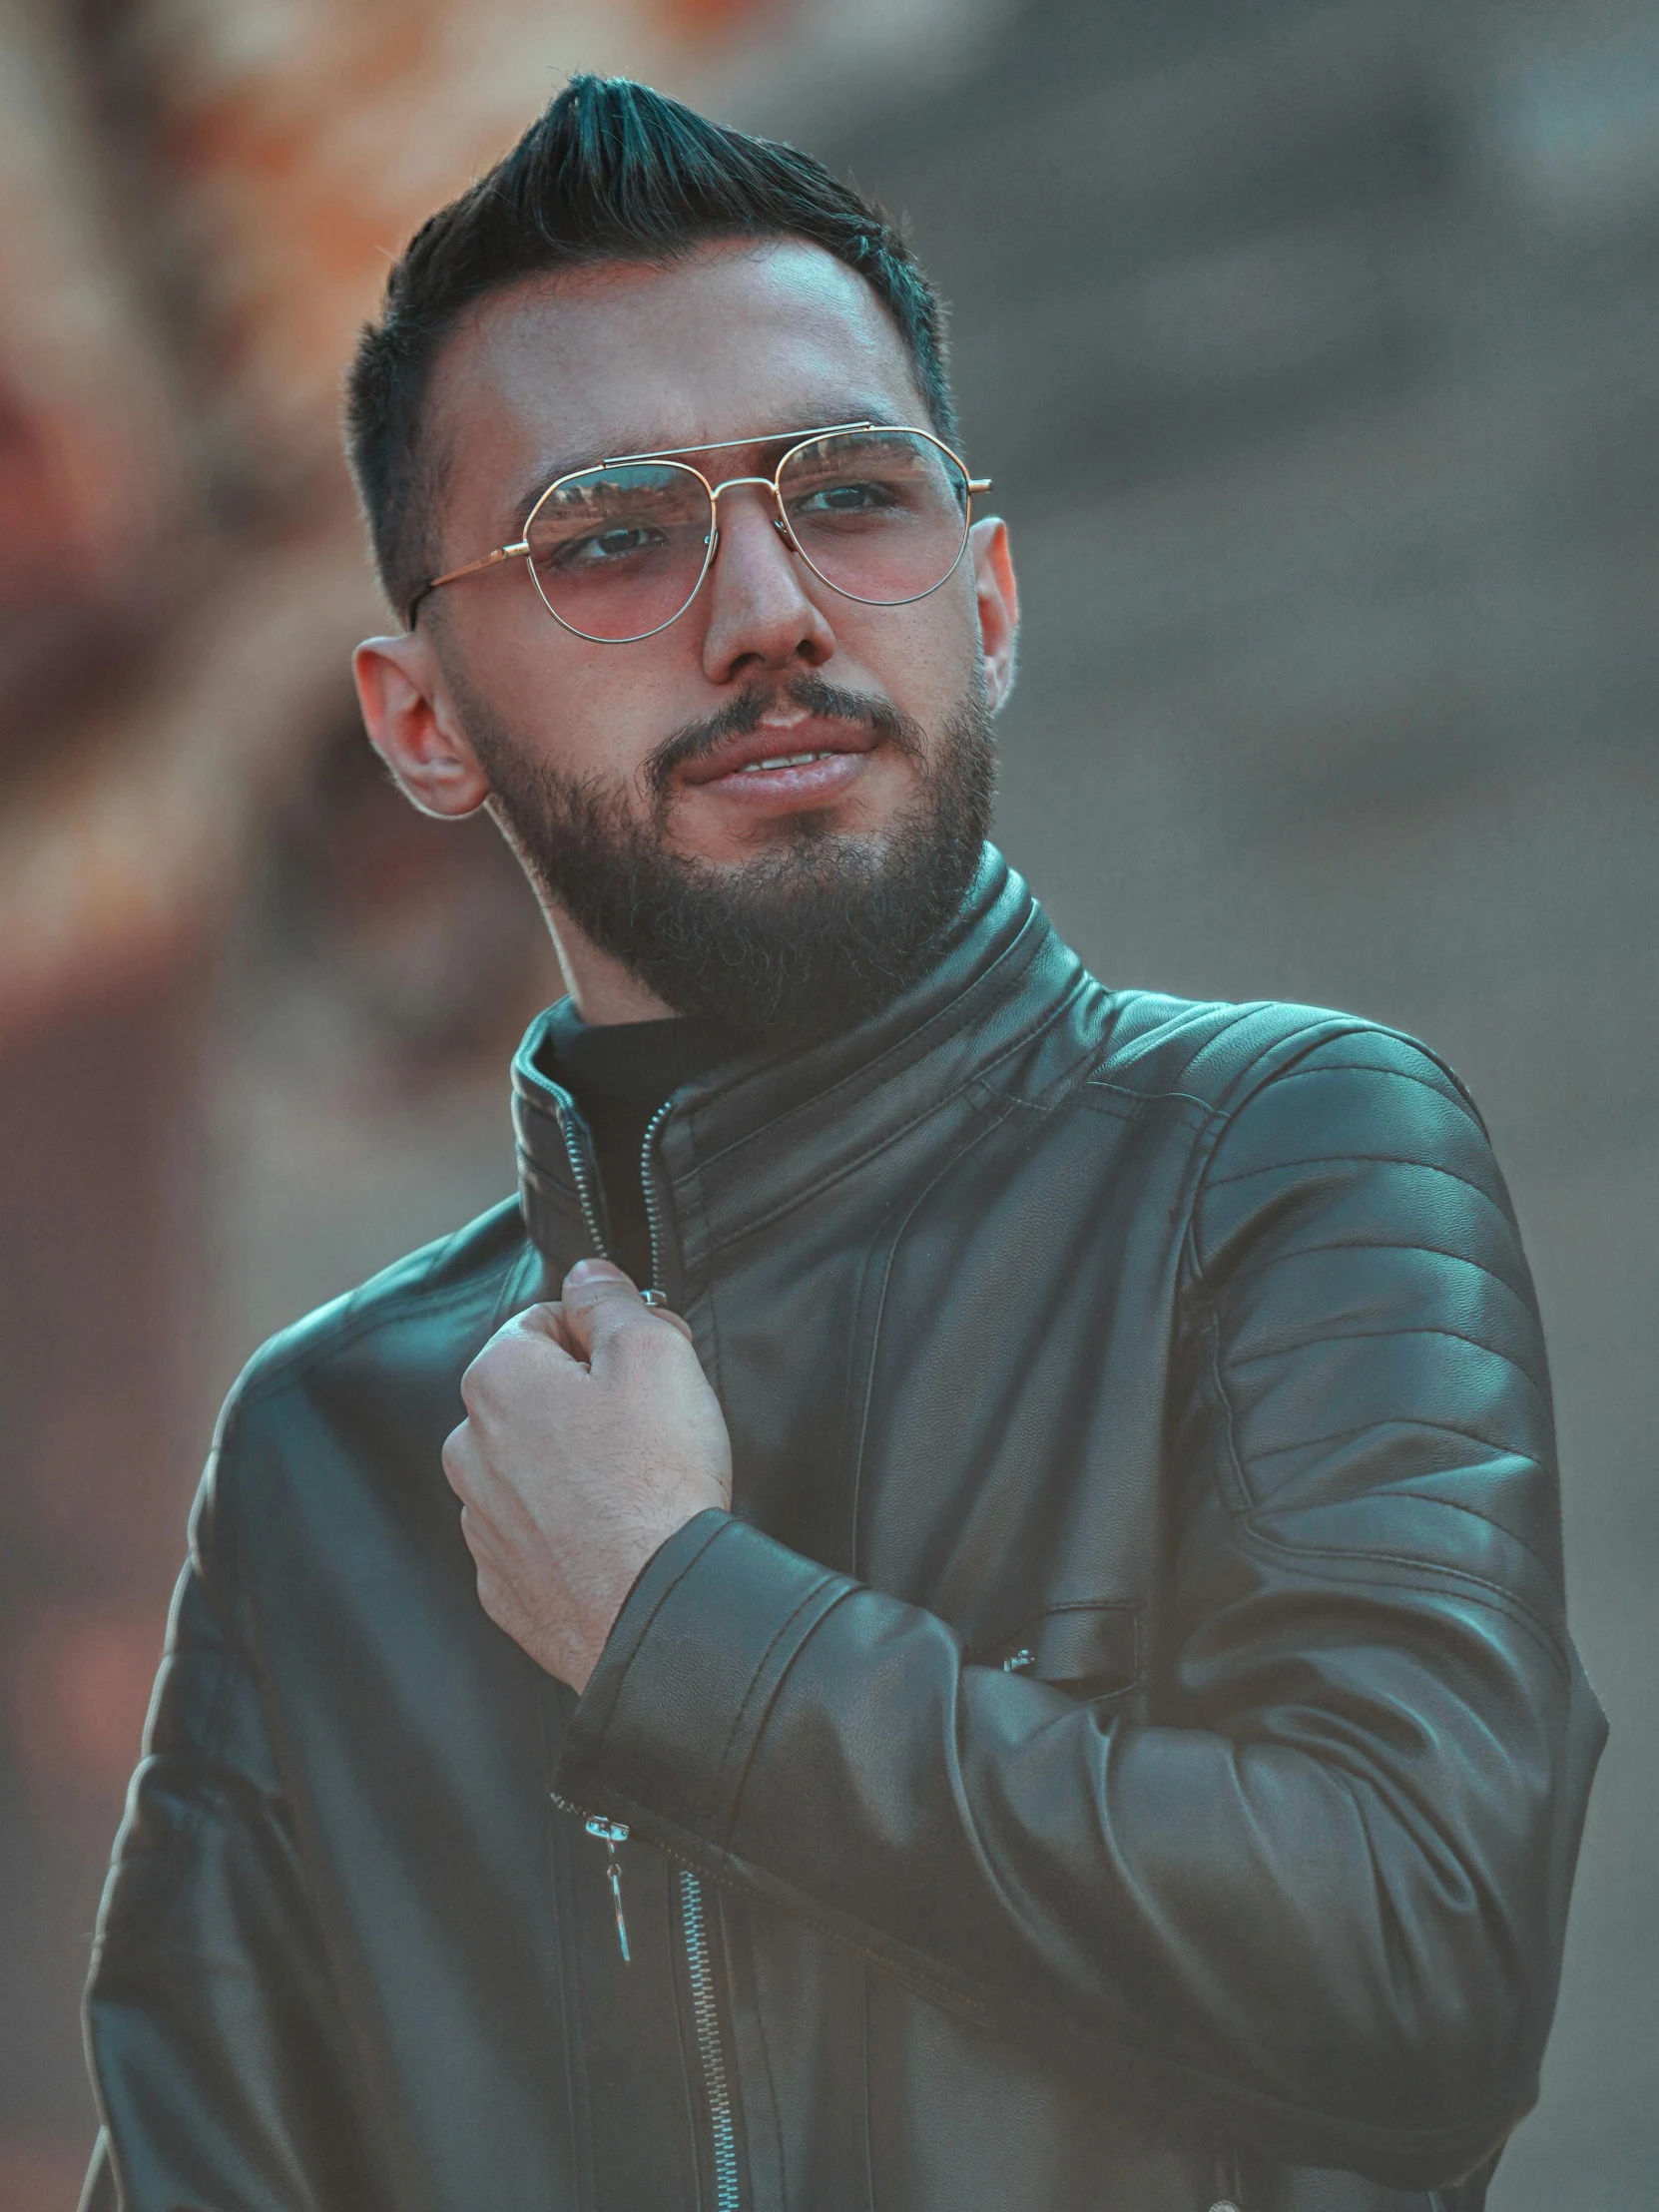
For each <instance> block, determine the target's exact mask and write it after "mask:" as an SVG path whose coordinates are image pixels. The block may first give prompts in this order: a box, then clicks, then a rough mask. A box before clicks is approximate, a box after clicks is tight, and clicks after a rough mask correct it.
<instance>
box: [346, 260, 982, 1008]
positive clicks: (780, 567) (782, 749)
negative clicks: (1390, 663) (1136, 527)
mask: <svg viewBox="0 0 1659 2212" xmlns="http://www.w3.org/2000/svg"><path fill="white" fill-rule="evenodd" d="M866 418H867V419H871V420H876V421H882V420H885V421H891V422H899V423H906V422H908V423H925V420H926V414H925V407H924V403H923V400H922V397H921V395H920V393H919V392H918V390H917V388H916V384H915V381H914V377H913V374H912V371H911V367H910V362H909V357H908V354H907V352H906V349H905V346H904V343H903V341H902V339H901V338H900V336H899V334H898V332H897V331H896V329H895V328H894V327H893V325H892V323H891V322H890V321H889V319H888V317H887V315H886V314H885V312H884V311H883V309H882V307H881V305H880V303H879V302H878V300H877V299H876V297H875V295H874V293H873V292H871V290H870V289H869V287H868V286H867V285H866V284H865V283H864V282H863V281H862V280H861V279H860V278H859V277H856V276H854V275H853V274H852V273H851V272H850V271H848V270H846V269H844V268H843V267H842V266H841V265H840V264H839V263H837V262H836V261H834V260H833V259H832V258H831V257H830V256H829V255H827V254H825V253H822V252H820V251H819V250H818V249H816V248H814V247H811V246H808V245H806V244H804V243H792V242H785V243H779V244H772V245H765V246H760V247H756V246H751V245H747V244H745V245H737V246H730V245H722V246H716V247H711V248H705V249H703V250H700V251H699V252H697V253H695V254H693V255H692V256H690V257H688V258H687V259H686V260H684V261H682V262H679V263H676V264H674V265H671V266H670V267H668V268H666V269H664V268H655V267H649V266H639V265H631V264H630V265H606V266H602V267H599V268H595V269H591V270H583V271H579V272H574V273H571V274H569V275H563V276H558V277H545V278H537V279H533V280H530V281H527V282H525V283H522V284H520V285H517V286H515V287H513V288H512V289H510V290H507V291H504V292H501V293H499V294H495V295H493V296H491V297H489V298H487V299H486V300H485V301H484V302H483V304H482V305H481V307H480V308H479V309H478V310H477V312H476V313H475V314H474V315H473V316H472V317H471V318H470V319H469V320H468V321H467V322H466V323H465V324H464V325H463V326H462V327H461V328H460V329H459V330H458V331H457V332H456V333H455V335H454V336H453V337H452V338H451V340H450V341H449V343H448V345H447V346H446V348H445V350H444V352H443V354H442V355H441V357H440V359H439V362H438V366H437V371H436V374H435V377H434V382H433V388H432V391H431V394H430V399H429V403H428V412H427V421H426V434H427V437H428V440H429V443H430V448H431V450H432V452H433V453H434V455H435V456H436V458H437V460H438V463H439V467H438V483H439V487H440V489H439V492H438V500H439V512H438V516H437V524H438V527H437V532H436V536H437V544H436V572H437V573H441V572H442V571H444V570H445V569H448V568H451V567H454V566H458V565H460V564H461V563H463V562H465V561H468V560H471V559H474V558H476V557H477V556H479V555H480V554H482V553H485V552H487V551H488V550H489V549H490V548H491V547H492V546H496V545H502V544H507V543H510V542H513V541H515V540H516V539H518V538H519V536H520V535H521V534H522V530H523V524H524V520H525V515H526V513H527V511H528V508H529V506H530V504H531V503H532V501H533V499H534V498H535V496H536V494H537V493H538V492H539V491H540V490H541V489H542V488H543V487H544V486H545V485H546V484H547V483H548V482H550V481H551V480H552V479H553V478H554V477H555V476H557V475H559V474H561V473H563V472H565V471H567V470H569V469H571V468H575V467H580V466H582V465H584V464H585V463H587V462H590V461H593V460H597V459H598V458H600V457H601V456H602V455H605V454H611V453H629V452H642V451H650V450H657V449H663V448H686V447H691V446H702V445H706V444H711V443H714V442H715V441H719V440H725V439H733V438H743V439H748V438H750V437H753V438H754V440H755V442H754V443H753V444H744V445H739V446H736V447H734V448H732V449H731V450H730V451H725V452H714V453H707V454H696V455H693V456H691V457H692V458H693V459H694V461H695V462H696V465H698V466H699V467H701V468H702V469H703V470H704V472H705V473H706V474H707V475H709V476H710V478H711V480H712V481H715V482H719V481H723V480H724V479H726V478H728V477H735V476H751V475H763V474H764V475H770V474H771V472H772V470H773V468H774V467H775V466H776V464H777V460H778V458H779V454H780V450H781V447H780V440H781V439H782V438H787V437H788V434H789V433H791V432H795V431H806V430H811V429H814V428H816V427H819V426H821V425H824V424H828V423H834V422H846V421H853V420H860V419H866ZM776 512H777V509H776V505H775V504H774V502H773V500H772V498H771V494H770V493H769V492H768V491H767V490H766V489H765V488H764V487H742V488H738V489H735V490H734V491H732V492H731V493H728V494H727V495H726V496H724V497H723V498H722V499H721V501H720V540H719V552H718V558H717V559H716V560H715V562H714V565H713V567H712V569H711V570H710V572H709V574H708V576H707V577H706V578H705V580H704V583H703V586H702V589H701V591H700V592H699V593H698V595H697V597H696V599H695V600H694V601H693V602H692V604H691V606H690V607H689V608H688V609H687V610H686V612H685V613H684V614H683V615H682V616H681V617H680V619H679V620H678V621H677V622H675V623H674V624H672V625H671V626H670V627H669V628H668V629H666V630H664V631H661V632H660V633H659V634H658V635H656V636H654V637H650V638H646V639H643V640H641V641H639V642H636V643H632V644H615V645H613V644H599V643H592V642H589V641H588V640H586V639H583V638H580V637H577V636H574V635H573V634H571V633H570V632H569V631H567V630H565V629H563V628H561V627H560V625H559V624H558V623H556V622H555V621H554V620H553V619H552V617H551V616H550V615H549V614H548V612H547V610H546V609H545V607H544V606H543V605H542V602H541V600H540V598H539V597H538V596H537V593H536V591H535V589H534V587H533V585H532V583H531V580H530V578H529V576H528V575H527V574H526V573H525V571H524V567H523V564H522V563H520V562H512V563H503V564H501V566H499V567H498V568H495V569H492V570H486V571H483V572H481V573H479V574H476V575H473V576H469V577H466V578H464V579H462V580H460V581H458V582H456V583H453V584H450V585H447V586H445V587H444V589H443V591H442V592H441V593H438V594H435V595H434V596H433V597H431V598H428V599H427V600H426V601H425V602H424V604H423V607H422V611H421V617H420V625H419V628H418V629H417V632H416V633H415V639H414V640H411V641H409V643H410V645H411V646H415V647H416V656H417V658H418V657H419V656H425V657H426V658H425V660H424V661H422V663H421V665H422V666H423V667H424V668H425V670H426V674H425V676H424V678H423V680H422V688H423V689H424V690H425V692H427V693H428V694H429V695H430V708H431V712H432V715H433V717H434V718H435V720H436V722H437V723H438V724H439V725H441V726H445V727H447V729H448V734H449V736H450V738H451V739H452V740H453V741H455V742H456V743H458V744H460V745H461V746H462V747H463V748H465V747H469V748H470V750H471V752H472V754H473V755H474V756H475V758H476V762H477V765H478V769H479V771H480V772H481V774H482V776H483V778H484V780H485V782H486V783H487V785H488V787H489V797H490V798H491V800H492V801H493V803H494V804H495V806H496V808H497V811H498V813H500V814H501V815H502V816H503V817H504V827H507V828H508V829H509V831H510V832H511V833H512V834H514V836H515V841H516V842H517V843H518V844H519V848H520V850H521V853H522V854H523V856H524V857H525V860H526V863H527V865H529V866H530V867H531V870H532V872H533V873H535V874H536V875H538V876H539V877H540V878H541V886H542V888H543V890H544V892H545V893H546V894H547V895H548V897H549V899H550V902H551V908H552V911H553V917H554V921H555V927H556V929H557V928H558V927H559V919H560V914H559V909H560V908H561V906H562V907H563V908H564V909H565V911H566V915H567V918H570V919H574V921H575V922H576V924H577V925H578V929H579V930H582V929H585V930H586V931H587V932H588V934H589V935H593V936H597V938H598V939H599V940H600V947H601V950H602V951H604V952H615V953H619V954H620V956H621V957H622V958H623V959H624V960H625V961H626V960H628V957H629V947H628V946H627V945H613V944H606V943H605V942H604V939H605V936H606V923H605V919H604V916H603V915H601V914H598V913H596V912H595V911H593V910H591V909H592V900H591V899H588V900H587V901H586V904H585V903H584V895H583V891H582V887H581V885H580V884H578V883H577V882H576V881H575V880H574V878H575V877H576V876H584V877H585V876H586V875H588V874H591V873H592V872H593V868H592V866H590V865H589V864H588V863H593V865H598V866H612V865H613V863H614V862H618V861H619V858H620V859H621V860H627V864H629V865H632V866H634V867H635V869H636V872H637V871H638V868H639V867H640V866H644V867H645V868H646V869H647V871H649V870H650V869H651V868H653V867H655V868H656V869H657V871H658V873H659V874H661V872H662V870H663V869H665V868H666V869H667V870H669V871H670V874H671V875H672V877H673V879H674V880H675V881H677V882H678V883H679V884H680V885H681V886H682V887H684V886H687V885H694V884H695V885H700V886H701V887H702V894H703V895H705V896H714V897H715V898H717V899H718V898H719V897H721V896H722V895H727V896H728V897H730V896H734V895H735V896H739V897H744V896H749V897H750V898H751V902H753V898H754V897H756V896H761V895H763V887H764V890H765V893H766V894H767V895H769V896H770V897H771V900H772V904H773V909H774V913H773V918H774V919H777V918H778V917H779V916H780V915H783V916H787V914H788V912H789V898H790V892H791V886H792V883H794V884H795V885H796V888H797V890H798V891H802V892H805V891H806V890H807V889H809V888H810V887H811V885H812V884H813V883H815V882H816V884H817V887H818V891H819V893H820V896H821V898H822V897H824V896H826V895H829V896H832V895H833V877H834V876H835V874H836V871H837V870H839V871H840V872H842V873H844V874H846V875H847V877H848V881H849V883H850V882H852V881H853V880H859V881H863V882H865V883H866V884H867V883H868V882H869V881H872V880H873V879H874V878H875V877H877V876H878V875H879V874H880V873H881V864H882V856H883V854H890V855H891V858H892V860H893V863H894V864H895V865H896V864H897V863H898V861H899V859H900V857H901V848H902V858H903V862H904V866H905V868H906V869H907V870H908V871H910V872H913V871H914V868H915V865H916V863H917V853H918V849H919V847H918V837H920V836H921V834H922V830H924V828H925V819H924V818H928V817H930V816H931V815H933V814H936V813H937V811H938V809H939V807H940V805H941V804H946V803H948V802H949V800H950V791H949V787H950V786H951V784H952V782H953V781H954V782H955V783H956V784H958V785H959V784H960V781H961V778H962V776H963V774H964V773H966V774H969V775H970V776H976V777H977V779H978V781H979V783H980V784H981V785H983V784H984V783H985V781H986V775H987V770H986V767H985V759H986V758H988V747H987V744H986V741H985V737H984V720H985V715H986V712H987V707H988V706H989V707H994V705H995V704H997V703H998V701H999V697H1000V693H1001V691H1002V689H1004V688H1005V685H1006V680H1007V675H1008V664H1009V661H1010V659H1011V650H1012V582H1011V576H1005V574H1004V572H1005V571H1006V551H1005V541H1004V539H1003V535H1002V532H1001V526H1000V524H997V523H994V522H991V523H983V524H978V525H976V526H975V531H974V542H973V544H972V546H971V547H970V551H969V554H968V555H966V556H964V559H963V560H962V562H961V564H960V565H959V566H958V568H957V570H956V571H955V573H954V574H953V575H952V576H951V577H950V578H949V580H948V581H947V582H946V583H945V584H944V585H943V586H942V587H941V588H940V589H939V590H937V591H935V592H934V593H932V594H931V595H930V596H929V597H927V598H925V599H921V600H917V601H914V602H912V603H911V604H909V605H907V606H899V607H871V606H864V605H860V604H859V603H857V602H855V601H852V600H848V599H844V598H841V597H840V596H838V595H837V594H836V593H835V592H834V591H832V590H831V589H830V586H829V585H827V584H824V583H823V582H821V581H820V579H819V578H818V577H817V576H816V575H815V574H814V573H813V572H812V571H811V570H810V569H809V568H808V567H807V566H806V564H805V563H804V562H803V561H802V560H801V559H800V558H799V557H798V556H797V555H795V554H794V553H793V552H792V551H791V549H790V548H789V546H788V545H787V544H786V542H785V541H784V539H783V538H782V536H781V535H780V534H779V532H778V531H777V530H776V529H775V528H774V526H773V518H774V516H775V514H776ZM987 597H989V599H990V600H991V601H992V602H993V604H992V606H991V609H990V619H989V620H988V621H987V619H986V602H987ZM423 633H424V637H422V634H423ZM382 642H383V641H382ZM369 651H370V649H369V648H364V649H362V651H361V652H360V653H359V677H360V679H361V663H362V655H363V653H367V652H369ZM410 665H413V663H412V662H411V663H410ZM364 703H365V711H366V710H368V709H369V707H370V699H369V696H368V690H367V688H365V698H364ZM369 720H370V729H371V733H372V734H373V735H374V736H375V738H376V742H377V743H380V744H381V747H382V750H383V751H385V752H387V755H388V758H389V759H391V761H392V765H393V767H394V769H395V770H397V771H398V773H399V774H400V776H402V777H403V780H404V782H405V784H406V786H407V785H409V784H410V781H411V779H410V778H409V777H408V776H407V775H406V774H405V773H404V769H405V763H404V762H403V761H402V760H401V759H400V758H399V755H398V751H397V748H396V746H395V743H393V744H390V745H388V744H387V743H385V742H383V739H384V731H383V728H376V727H375V717H374V715H373V714H372V713H370V715H369ZM964 748H965V749H966V750H965V752H964ZM976 748H977V754H978V755H979V756H980V758H978V759H977V760H971V759H969V758H968V756H970V755H973V754H974V753H975V749H976ZM803 754H811V755H814V756H821V757H820V758H816V759H814V760H813V761H812V763H811V764H810V765H806V766H797V767H783V768H767V769H759V770H752V769H751V764H753V763H754V762H755V761H756V760H757V759H759V758H775V757H780V756H782V757H785V758H790V757H798V756H801V755H803ZM746 769H751V772H750V773H744V771H745V770H746ZM415 796H416V797H417V798H418V799H421V800H422V803H430V802H429V800H428V799H427V796H426V795H425V794H423V793H422V792H421V791H419V790H418V789H417V790H416V791H415ZM477 796H479V797H482V796H483V793H482V792H481V791H480V792H479V794H478V795H477ZM961 796H962V795H961V793H960V792H959V791H958V792H957V794H956V798H957V800H960V799H961ZM473 803H476V799H474V801H473ZM975 804H977V805H978V808H979V817H980V819H979V820H978V822H977V824H976V826H973V827H974V836H975V841H976V837H977V834H978V833H979V832H982V830H983V819H982V817H983V801H982V796H981V798H980V800H978V801H976V802H975ZM573 810H574V811H573ZM453 811H460V810H459V808H458V807H457V808H455V809H454V810H453ZM958 811H959V809H958ZM963 833H964V832H963V831H962V830H961V827H960V825H958V830H957V834H958V838H960V836H961V834H963ZM922 841H925V839H924V838H923V840H922ZM578 846H580V848H581V849H580V851H579V850H578ZM596 847H602V848H604V850H603V851H602V852H598V853H597V854H596V850H595V848H596ZM628 855H632V858H631V860H630V859H628ZM573 863H574V864H573ZM613 872H614V866H613ZM957 872H960V868H959V862H958V866H957ZM566 878H570V880H568V881H567V880H566ZM590 887H591V886H590ZM622 888H623V892H624V894H625V895H626V897H627V898H628V899H629V900H630V902H631V904H632V906H633V909H634V911H635V914H636V916H638V914H639V913H640V911H641V899H640V885H639V883H638V882H634V883H632V884H631V885H624V886H622ZM889 888H890V886H889ZM958 895H959V886H958ZM798 902H799V901H798ZM647 903H649V900H647ZM889 920H890V917H889ZM613 934H614V932H613ZM567 949H568V948H567ZM567 964H569V963H568V962H567ZM635 964H636V965H637V963H635ZM641 972H644V970H642V971H641ZM647 979H648V981H651V982H652V984H653V987H655V988H659V989H662V995H663V997H664V998H665V1000H666V1001H667V1002H668V1003H671V1004H672V1003H676V1002H677V1001H676V995H675V993H674V991H673V990H672V989H667V988H662V985H661V981H660V979H659V978H656V977H653V976H649V975H648V977H647Z"/></svg>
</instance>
